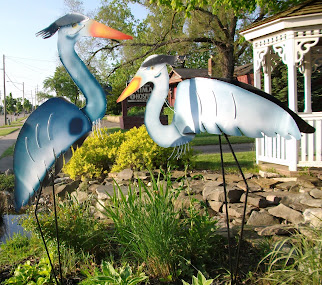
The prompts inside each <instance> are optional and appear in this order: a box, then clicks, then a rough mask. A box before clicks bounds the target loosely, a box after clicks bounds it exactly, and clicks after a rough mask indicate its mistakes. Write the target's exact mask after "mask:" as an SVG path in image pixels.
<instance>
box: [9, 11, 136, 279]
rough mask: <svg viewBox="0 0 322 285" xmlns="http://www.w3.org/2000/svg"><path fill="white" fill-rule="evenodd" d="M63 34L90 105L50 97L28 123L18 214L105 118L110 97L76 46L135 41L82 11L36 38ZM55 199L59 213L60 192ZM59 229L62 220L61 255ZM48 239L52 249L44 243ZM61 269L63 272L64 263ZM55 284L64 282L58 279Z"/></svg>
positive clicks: (22, 139)
mask: <svg viewBox="0 0 322 285" xmlns="http://www.w3.org/2000/svg"><path fill="white" fill-rule="evenodd" d="M57 31H58V53H59V56H60V59H61V62H62V63H63V65H64V66H65V68H66V70H67V71H68V73H69V75H70V76H71V78H72V79H73V80H74V82H75V84H76V85H77V86H78V87H79V89H80V90H81V91H82V93H83V94H84V96H85V98H86V106H85V107H84V108H83V109H79V108H78V107H77V106H75V105H74V104H72V103H70V102H68V101H66V100H65V99H63V98H59V97H56V98H52V99H49V100H48V101H46V102H45V103H44V104H42V105H41V106H39V107H38V108H37V109H36V110H35V111H34V112H33V113H32V114H31V115H30V116H29V117H28V119H27V120H26V122H25V124H24V125H23V127H22V129H21V131H20V133H19V136H18V139H17V142H16V146H15V151H14V173H15V193H14V194H15V207H16V210H17V211H19V210H20V209H21V207H23V206H25V205H26V204H27V203H28V201H29V199H30V198H31V197H32V196H33V195H34V194H35V193H36V192H37V191H38V190H39V188H40V189H41V184H42V182H43V180H44V179H45V177H46V176H48V174H49V172H50V169H51V167H52V166H53V165H54V163H55V161H56V160H57V159H58V157H60V156H61V155H62V154H64V153H65V152H66V151H68V150H69V149H70V147H71V146H72V145H78V146H80V145H81V144H82V143H83V141H84V139H85V138H86V137H87V136H88V134H89V133H90V132H91V130H92V125H93V124H95V123H96V122H97V120H99V119H101V118H102V117H103V116H104V114H105V111H106V95H105V93H104V91H103V89H102V88H101V86H100V84H99V83H98V81H97V80H96V79H95V77H94V76H93V75H92V74H91V73H90V71H89V70H88V68H87V67H86V65H85V64H84V63H83V61H82V60H81V59H80V58H79V56H78V55H77V54H76V52H75V49H74V46H75V44H76V42H77V40H79V39H80V38H81V37H84V36H91V37H100V38H107V39H116V40H121V39H123V40H126V39H132V37H131V36H129V35H126V34H124V33H121V32H119V31H117V30H114V29H112V28H110V27H107V26H105V25H103V24H101V23H98V22H96V21H94V20H91V19H89V18H88V17H86V16H84V15H81V14H77V13H71V14H67V15H65V16H63V17H61V18H59V19H58V20H56V21H55V22H54V23H52V24H51V25H50V26H48V27H47V28H45V29H43V30H41V31H40V32H38V33H37V34H36V35H37V36H42V37H43V38H44V39H47V38H49V37H51V36H53V35H54V34H55V33H56V32H57ZM53 192H54V188H53ZM40 195H41V191H39V197H40ZM53 196H54V209H55V215H56V205H55V195H54V193H53ZM38 201H39V198H38V200H37V204H36V210H35V215H36V219H37V223H38V226H39V229H40V232H41V233H42V231H41V227H40V224H39V221H38V218H37V207H38ZM57 228H58V227H57V216H56V233H57V243H58V251H59V240H58V230H57ZM43 241H44V244H45V246H46V243H45V240H44V239H43ZM46 250H47V247H46ZM47 254H48V250H47ZM48 257H49V254H48ZM59 258H60V257H59ZM49 259H50V257H49ZM50 262H51V261H50ZM59 265H60V273H61V263H60V260H59ZM61 275H62V274H61ZM61 278H62V276H61ZM55 280H56V283H58V281H57V278H56V275H55ZM61 282H62V279H61Z"/></svg>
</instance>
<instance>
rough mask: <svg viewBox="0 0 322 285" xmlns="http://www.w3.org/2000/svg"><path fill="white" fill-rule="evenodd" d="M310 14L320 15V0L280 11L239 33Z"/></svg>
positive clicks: (313, 0) (310, 0)
mask: <svg viewBox="0 0 322 285" xmlns="http://www.w3.org/2000/svg"><path fill="white" fill-rule="evenodd" d="M312 14H322V0H309V1H306V2H304V3H301V4H299V5H296V6H293V7H290V8H288V9H287V10H285V11H282V12H280V13H278V14H276V15H274V16H271V17H268V18H266V19H263V20H261V21H258V22H255V23H253V24H251V25H249V26H248V27H247V28H246V29H244V30H242V31H241V32H244V31H247V30H250V29H252V28H255V27H257V26H261V25H263V24H266V23H270V22H273V21H275V20H279V19H285V18H291V17H297V16H305V15H312Z"/></svg>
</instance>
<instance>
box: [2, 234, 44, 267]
mask: <svg viewBox="0 0 322 285" xmlns="http://www.w3.org/2000/svg"><path fill="white" fill-rule="evenodd" d="M43 251H44V249H43V246H42V242H41V240H40V239H38V237H37V236H35V235H31V236H30V237H27V236H25V235H22V234H14V235H13V236H12V237H11V238H10V239H8V240H6V242H5V243H3V244H1V245H0V252H1V254H0V267H1V266H3V265H5V264H18V263H21V262H23V261H24V260H25V259H26V258H28V257H30V256H38V257H40V256H42V253H43ZM44 254H45V253H44Z"/></svg>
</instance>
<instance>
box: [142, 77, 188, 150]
mask: <svg viewBox="0 0 322 285" xmlns="http://www.w3.org/2000/svg"><path fill="white" fill-rule="evenodd" d="M168 90H169V76H168V73H167V72H164V74H163V73H162V74H161V75H160V77H159V78H158V82H157V84H154V88H153V90H152V92H151V96H150V98H149V101H148V103H147V106H146V111H145V122H144V123H145V126H146V128H147V131H148V133H149V135H150V137H151V138H152V139H153V140H154V141H155V142H156V143H157V144H158V145H160V146H162V147H174V146H178V145H181V144H184V143H186V141H185V139H184V137H183V136H182V135H181V134H180V133H179V131H178V129H177V128H176V126H175V124H174V123H173V122H172V124H170V125H167V126H164V125H162V124H161V122H160V113H161V110H162V107H163V104H164V100H165V98H166V97H167V95H168Z"/></svg>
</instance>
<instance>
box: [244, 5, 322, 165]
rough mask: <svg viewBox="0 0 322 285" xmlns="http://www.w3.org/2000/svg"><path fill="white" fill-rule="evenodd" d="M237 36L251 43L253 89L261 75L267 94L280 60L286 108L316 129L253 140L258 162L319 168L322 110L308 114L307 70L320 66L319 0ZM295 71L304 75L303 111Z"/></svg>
mask: <svg viewBox="0 0 322 285" xmlns="http://www.w3.org/2000/svg"><path fill="white" fill-rule="evenodd" d="M240 34H242V35H243V36H244V37H245V38H246V40H247V41H250V42H252V44H253V65H254V85H255V87H257V88H261V76H262V75H261V74H263V77H264V88H263V89H264V90H265V91H266V92H267V93H271V72H272V69H273V68H274V62H276V60H277V59H279V60H282V62H283V63H284V64H286V65H287V70H288V105H289V108H290V109H291V110H293V111H294V112H295V113H297V114H298V115H299V116H300V117H302V118H303V119H304V120H305V121H307V122H308V123H309V124H310V125H312V126H313V127H315V129H316V131H315V133H314V134H303V135H302V138H301V141H296V140H295V139H291V140H285V139H283V138H281V137H279V136H277V137H276V138H268V137H264V138H262V139H256V160H257V163H258V162H260V161H261V162H267V163H274V164H280V165H286V166H288V168H289V170H290V171H296V170H297V168H298V167H322V159H321V148H322V143H321V142H322V112H312V106H311V105H312V104H311V74H312V72H314V71H316V69H317V68H318V67H319V66H321V65H322V0H311V1H307V2H304V3H302V4H300V5H298V6H294V7H292V8H291V9H288V10H287V11H284V12H281V13H279V14H277V15H275V16H272V17H270V18H267V19H264V20H262V21H260V22H257V23H254V24H253V25H251V26H249V27H248V28H247V29H245V30H243V31H241V32H240ZM261 68H262V72H261ZM297 69H299V71H300V72H301V74H303V77H304V101H305V102H304V105H305V107H304V110H300V111H301V112H298V111H299V110H298V104H297ZM301 77H302V76H301ZM299 80H300V78H299ZM301 80H303V79H302V78H301ZM321 81H322V80H321ZM321 84H322V82H321Z"/></svg>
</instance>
